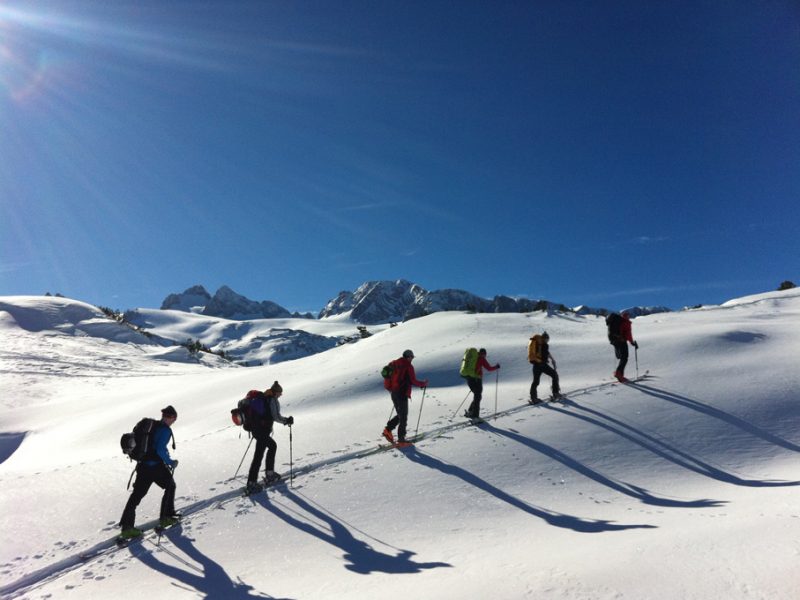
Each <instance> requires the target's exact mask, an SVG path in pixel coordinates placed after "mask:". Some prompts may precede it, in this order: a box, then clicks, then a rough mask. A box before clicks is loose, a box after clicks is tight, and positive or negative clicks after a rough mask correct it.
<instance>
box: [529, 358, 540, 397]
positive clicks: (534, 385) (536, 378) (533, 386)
mask: <svg viewBox="0 0 800 600" xmlns="http://www.w3.org/2000/svg"><path fill="white" fill-rule="evenodd" d="M541 378H542V365H541V364H540V363H533V383H532V384H531V400H534V401H535V400H538V396H537V395H536V388H538V387H539V380H540V379H541Z"/></svg>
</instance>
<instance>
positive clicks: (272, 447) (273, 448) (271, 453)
mask: <svg viewBox="0 0 800 600" xmlns="http://www.w3.org/2000/svg"><path fill="white" fill-rule="evenodd" d="M277 453H278V443H277V442H276V441H275V440H273V439H272V437H267V462H266V465H265V466H266V470H267V473H269V472H270V471H274V470H275V455H276V454H277Z"/></svg>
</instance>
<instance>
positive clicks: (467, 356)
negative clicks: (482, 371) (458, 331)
mask: <svg viewBox="0 0 800 600" xmlns="http://www.w3.org/2000/svg"><path fill="white" fill-rule="evenodd" d="M477 367H478V350H477V349H475V348H467V349H466V351H465V352H464V358H462V359H461V370H460V371H459V374H460V375H461V376H462V377H477V376H478V369H477Z"/></svg>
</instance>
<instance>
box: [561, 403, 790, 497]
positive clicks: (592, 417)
mask: <svg viewBox="0 0 800 600" xmlns="http://www.w3.org/2000/svg"><path fill="white" fill-rule="evenodd" d="M564 403H565V404H566V405H568V406H570V407H573V408H576V409H577V410H580V411H582V412H584V413H586V414H580V413H575V412H573V411H570V410H565V409H563V408H560V407H558V406H555V405H552V404H548V405H546V408H547V409H548V410H552V411H554V412H557V413H561V414H563V415H567V416H569V417H573V418H575V419H579V420H581V421H584V422H586V423H589V424H591V425H594V426H596V427H600V428H601V429H605V430H606V431H610V432H611V433H613V434H615V435H618V436H619V437H621V438H623V439H626V440H628V441H630V442H631V443H633V444H636V445H638V446H640V447H642V448H644V449H645V450H648V451H650V452H652V453H653V454H655V455H656V456H659V457H661V458H663V459H664V460H667V461H669V462H671V463H674V464H676V465H678V466H679V467H683V468H684V469H687V470H689V471H693V472H695V473H698V474H699V475H704V476H705V477H709V478H711V479H716V480H717V481H722V482H724V483H730V484H732V485H740V486H745V487H789V486H796V485H800V481H783V480H769V479H743V478H741V477H739V476H737V475H733V474H731V473H728V472H727V471H724V470H722V469H720V468H718V467H715V466H714V465H710V464H708V463H707V462H704V461H702V460H700V459H699V458H697V457H695V456H692V455H690V454H689V453H687V452H685V451H683V450H680V449H678V448H676V447H675V446H673V445H671V444H669V443H667V442H665V441H664V440H661V439H659V438H657V437H654V436H652V435H649V434H647V433H644V432H642V431H640V430H639V429H637V428H636V427H634V426H632V425H629V424H628V423H625V422H624V421H621V420H619V419H616V418H614V417H612V416H610V415H607V414H605V413H603V412H601V411H597V410H594V409H592V408H589V407H588V406H583V405H581V404H579V403H577V402H575V401H574V400H565V401H564Z"/></svg>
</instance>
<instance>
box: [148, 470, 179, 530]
mask: <svg viewBox="0 0 800 600" xmlns="http://www.w3.org/2000/svg"><path fill="white" fill-rule="evenodd" d="M153 481H154V482H155V484H156V485H157V486H158V487H160V488H163V490H164V495H163V496H162V497H161V514H160V515H159V518H161V519H165V518H167V517H171V516H172V515H174V514H175V478H174V477H173V476H172V473H171V472H170V470H169V469H168V468H167V466H166V465H160V466H159V467H158V469H157V470H156V473H155V475H154V477H153Z"/></svg>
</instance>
